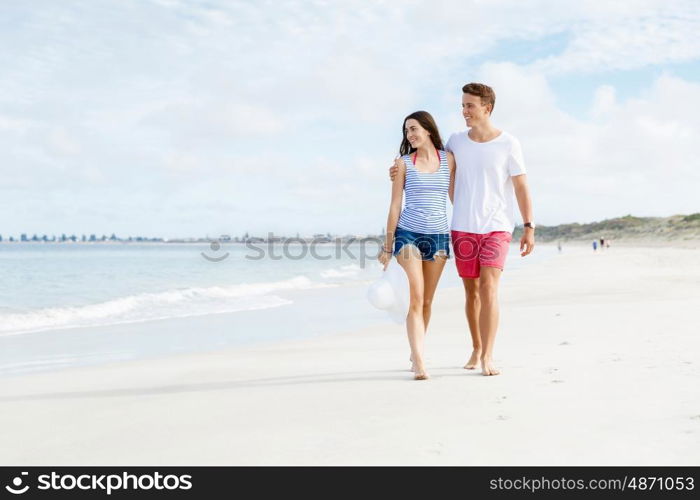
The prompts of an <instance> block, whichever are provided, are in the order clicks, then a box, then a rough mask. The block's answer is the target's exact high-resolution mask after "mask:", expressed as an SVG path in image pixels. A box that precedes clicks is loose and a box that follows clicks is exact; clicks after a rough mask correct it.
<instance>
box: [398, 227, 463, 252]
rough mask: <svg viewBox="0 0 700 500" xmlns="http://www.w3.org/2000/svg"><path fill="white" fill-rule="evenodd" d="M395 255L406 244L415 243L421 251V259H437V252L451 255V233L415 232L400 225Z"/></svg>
mask: <svg viewBox="0 0 700 500" xmlns="http://www.w3.org/2000/svg"><path fill="white" fill-rule="evenodd" d="M394 236H395V239H394V255H395V256H396V255H398V253H399V252H400V251H401V248H402V247H403V246H404V245H413V246H415V247H416V248H417V249H418V251H419V252H420V255H421V259H423V260H435V254H443V255H444V256H445V257H447V258H449V257H450V234H449V233H444V234H440V233H438V234H425V233H414V232H413V231H408V230H406V229H402V228H400V227H397V228H396V234H395V235H394Z"/></svg>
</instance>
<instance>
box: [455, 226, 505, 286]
mask: <svg viewBox="0 0 700 500" xmlns="http://www.w3.org/2000/svg"><path fill="white" fill-rule="evenodd" d="M512 239H513V235H512V234H510V233H509V232H508V231H492V232H490V233H486V234H475V233H463V232H462V231H452V248H453V249H454V255H455V262H456V263H457V272H458V273H459V275H460V277H462V278H472V279H473V278H478V277H479V274H480V270H481V266H487V267H497V268H498V269H500V270H501V271H503V265H504V264H505V263H506V256H507V255H508V246H509V244H510V241H511V240H512Z"/></svg>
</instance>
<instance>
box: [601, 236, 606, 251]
mask: <svg viewBox="0 0 700 500" xmlns="http://www.w3.org/2000/svg"><path fill="white" fill-rule="evenodd" d="M603 248H605V238H602V237H601V238H600V249H601V250H602V249H603Z"/></svg>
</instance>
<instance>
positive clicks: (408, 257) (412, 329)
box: [396, 245, 428, 379]
mask: <svg viewBox="0 0 700 500" xmlns="http://www.w3.org/2000/svg"><path fill="white" fill-rule="evenodd" d="M396 261H397V262H398V263H399V264H400V265H401V267H403V269H404V271H406V275H407V276H408V284H409V286H410V289H411V300H410V303H409V306H408V316H407V317H406V330H407V332H408V343H409V345H410V346H411V360H412V361H413V371H414V373H415V377H416V378H417V379H423V378H427V376H428V374H427V373H426V371H425V363H424V360H423V339H424V337H425V323H424V321H423V293H424V284H423V267H422V260H421V258H420V254H419V253H418V249H417V248H416V247H414V246H413V245H404V247H403V248H402V251H401V252H400V253H399V254H398V255H397V256H396Z"/></svg>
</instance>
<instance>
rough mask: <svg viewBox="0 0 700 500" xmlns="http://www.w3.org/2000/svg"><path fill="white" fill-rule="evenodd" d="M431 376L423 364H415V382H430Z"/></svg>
mask: <svg viewBox="0 0 700 500" xmlns="http://www.w3.org/2000/svg"><path fill="white" fill-rule="evenodd" d="M429 378H430V376H429V375H428V372H427V371H425V366H423V363H413V380H428V379H429Z"/></svg>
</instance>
